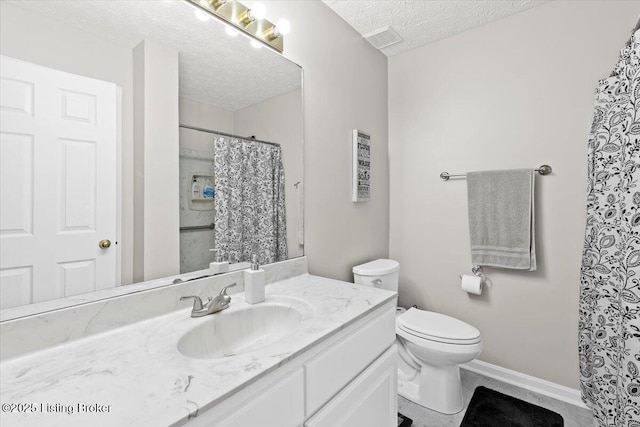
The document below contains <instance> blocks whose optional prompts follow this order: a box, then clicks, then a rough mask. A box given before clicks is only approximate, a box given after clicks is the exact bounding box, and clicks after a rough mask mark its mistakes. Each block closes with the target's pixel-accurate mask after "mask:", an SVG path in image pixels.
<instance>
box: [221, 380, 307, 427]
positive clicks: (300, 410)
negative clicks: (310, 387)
mask: <svg viewBox="0 0 640 427" xmlns="http://www.w3.org/2000/svg"><path fill="white" fill-rule="evenodd" d="M303 421H304V376H303V374H302V369H299V370H298V371H297V372H295V373H293V374H292V375H291V376H290V377H288V378H287V379H285V380H283V381H281V382H279V383H278V384H274V385H273V386H272V387H271V388H269V390H268V391H266V392H265V393H262V394H259V395H257V396H255V395H254V397H253V398H252V399H251V400H249V401H248V402H247V403H246V404H244V405H242V406H241V407H240V409H238V411H237V412H236V413H234V414H233V415H231V416H229V417H228V418H226V419H224V420H222V421H221V422H211V423H210V424H209V425H211V426H212V427H213V426H215V427H249V426H262V427H298V426H300V425H302V422H303Z"/></svg>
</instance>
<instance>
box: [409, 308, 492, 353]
mask: <svg viewBox="0 0 640 427" xmlns="http://www.w3.org/2000/svg"><path fill="white" fill-rule="evenodd" d="M397 326H398V328H399V329H401V330H402V331H403V332H405V333H407V334H410V335H413V336H415V337H418V338H422V339H425V340H429V341H434V342H438V343H444V344H458V345H468V344H477V343H479V342H480V341H481V338H480V331H479V330H478V329H476V328H474V327H473V326H471V325H469V324H468V323H465V322H463V321H461V320H458V319H455V318H453V317H449V316H445V315H444V314H440V313H434V312H432V311H425V310H419V309H417V308H410V309H409V310H407V311H406V312H405V313H403V314H401V315H399V316H398V317H397Z"/></svg>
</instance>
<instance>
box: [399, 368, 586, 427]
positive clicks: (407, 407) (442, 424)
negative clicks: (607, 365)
mask: <svg viewBox="0 0 640 427" xmlns="http://www.w3.org/2000/svg"><path fill="white" fill-rule="evenodd" d="M460 377H461V379H462V395H463V399H464V409H463V410H462V411H461V412H459V413H457V414H454V415H444V414H441V413H439V412H435V411H431V410H429V409H426V408H423V407H422V406H419V405H416V404H415V403H413V402H410V401H409V400H407V399H405V398H403V397H398V411H399V412H400V413H401V414H403V415H406V416H407V417H409V418H411V419H412V420H413V424H412V427H449V426H452V427H458V426H459V425H460V423H461V422H462V418H463V417H464V413H465V411H466V410H467V405H469V400H471V396H473V391H474V390H475V389H476V387H478V386H480V385H482V386H485V387H487V388H490V389H493V390H496V391H499V392H501V393H504V394H508V395H509V396H513V397H516V398H518V399H522V400H524V401H527V402H530V403H533V404H535V405H538V406H542V407H543V408H547V409H550V410H552V411H554V412H557V413H558V414H560V415H562V418H564V426H565V427H593V426H596V425H597V424H594V422H593V417H592V416H591V412H590V411H589V410H587V409H584V408H580V407H578V406H575V405H571V404H569V403H565V402H562V401H560V400H556V399H552V398H550V397H547V396H543V395H541V394H538V393H534V392H532V391H529V390H526V389H523V388H520V387H516V386H513V385H511V384H507V383H503V382H501V381H498V380H494V379H493V378H489V377H485V376H484V375H480V374H476V373H474V372H470V371H467V370H466V369H461V370H460Z"/></svg>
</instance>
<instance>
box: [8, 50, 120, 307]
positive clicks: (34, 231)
mask: <svg viewBox="0 0 640 427" xmlns="http://www.w3.org/2000/svg"><path fill="white" fill-rule="evenodd" d="M0 68H1V70H0V163H1V165H0V306H1V308H8V307H14V306H18V305H23V304H30V303H36V302H41V301H46V300H51V299H56V298H61V297H65V296H71V295H76V294H80V293H85V292H91V291H94V290H98V289H106V288H110V287H114V286H116V283H117V282H116V262H117V260H116V249H115V247H114V245H115V243H116V242H115V239H116V208H117V205H116V112H117V111H116V110H117V103H116V85H115V84H113V83H108V82H103V81H99V80H94V79H89V78H86V77H81V76H76V75H73V74H68V73H63V72H61V71H57V70H52V69H50V68H45V67H41V66H38V65H34V64H30V63H27V62H22V61H18V60H15V59H12V58H8V57H5V56H2V57H0ZM103 239H108V240H110V241H111V243H112V245H111V247H110V248H108V249H101V248H100V247H99V246H98V243H99V242H100V240H103Z"/></svg>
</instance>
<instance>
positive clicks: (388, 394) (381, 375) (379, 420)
mask: <svg viewBox="0 0 640 427" xmlns="http://www.w3.org/2000/svg"><path fill="white" fill-rule="evenodd" d="M396 372H397V350H396V346H395V345H394V346H392V347H391V348H390V349H389V350H387V351H386V352H385V353H384V354H383V355H382V356H380V358H378V360H376V361H375V362H373V363H372V364H371V366H369V367H368V368H367V369H366V370H365V371H364V372H363V373H362V374H360V375H359V376H358V377H357V378H356V379H355V380H354V381H353V382H352V383H351V384H349V385H348V386H347V387H345V389H344V390H342V391H341V392H340V393H338V395H337V396H336V397H334V398H333V399H332V400H331V401H330V402H329V403H328V404H327V405H326V406H325V407H323V408H322V409H320V410H319V411H318V413H317V414H315V415H314V416H313V417H312V418H311V419H309V420H308V421H307V422H305V424H304V425H305V427H343V426H345V427H347V426H348V427H393V426H395V425H397V421H398V395H397V383H396V382H397V379H396Z"/></svg>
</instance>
